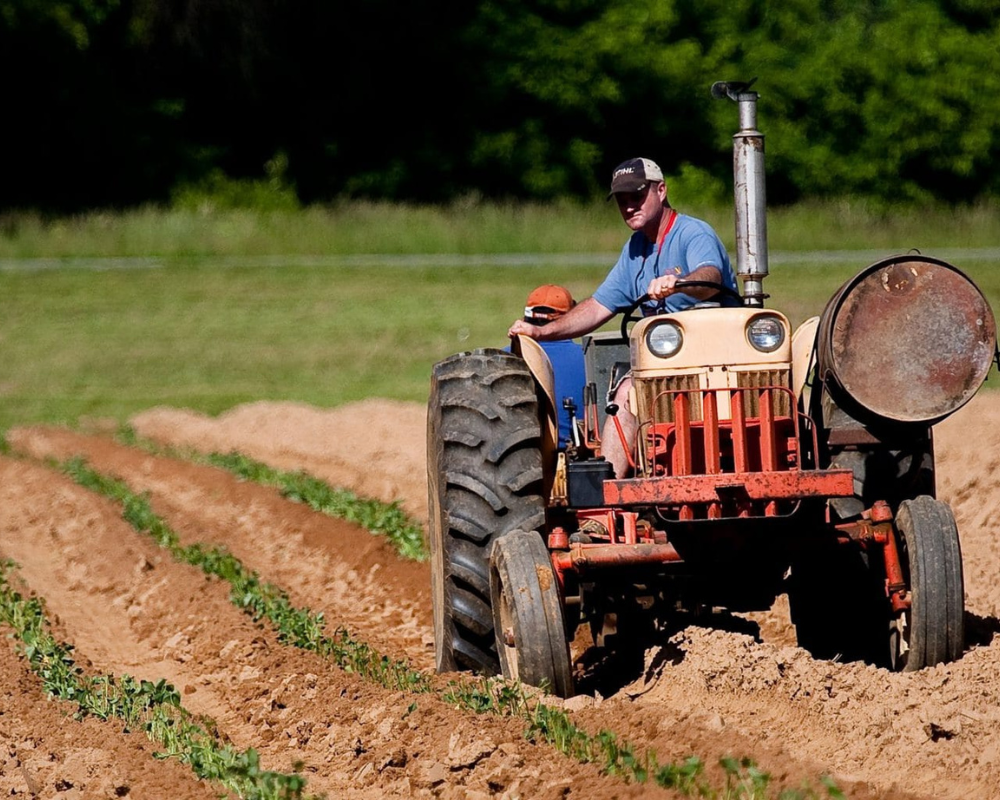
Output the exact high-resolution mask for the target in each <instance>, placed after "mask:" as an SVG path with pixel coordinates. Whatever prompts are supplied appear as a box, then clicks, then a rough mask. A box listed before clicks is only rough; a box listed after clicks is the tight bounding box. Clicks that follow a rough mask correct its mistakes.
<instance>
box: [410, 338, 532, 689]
mask: <svg viewBox="0 0 1000 800" xmlns="http://www.w3.org/2000/svg"><path fill="white" fill-rule="evenodd" d="M540 444H541V423H540V421H539V405H538V394H537V389H536V384H535V381H534V378H533V377H532V376H531V373H530V371H529V370H528V367H527V365H526V364H525V363H524V361H523V360H522V359H521V358H520V357H519V356H515V355H512V354H510V353H507V352H504V351H502V350H491V349H490V350H488V349H484V350H476V351H473V352H470V353H459V354H458V355H454V356H452V357H450V358H447V359H445V360H444V361H441V362H439V363H438V364H436V365H435V366H434V369H433V372H432V377H431V394H430V401H429V403H428V409H427V485H428V499H429V509H430V519H429V528H428V535H429V539H430V549H431V590H432V601H433V608H434V643H435V644H434V647H435V661H436V665H437V669H438V671H439V672H451V671H453V670H472V671H475V672H480V673H483V674H486V675H495V674H497V673H498V672H499V671H500V662H499V660H498V658H497V652H496V638H495V636H494V634H493V611H492V609H491V608H490V549H491V547H492V545H493V541H494V540H495V539H496V538H497V537H499V536H503V535H505V534H507V533H509V532H510V531H512V530H520V529H524V528H527V529H530V530H536V529H541V528H542V527H543V526H544V522H545V505H544V500H543V497H542V461H541V453H540V450H539V447H540Z"/></svg>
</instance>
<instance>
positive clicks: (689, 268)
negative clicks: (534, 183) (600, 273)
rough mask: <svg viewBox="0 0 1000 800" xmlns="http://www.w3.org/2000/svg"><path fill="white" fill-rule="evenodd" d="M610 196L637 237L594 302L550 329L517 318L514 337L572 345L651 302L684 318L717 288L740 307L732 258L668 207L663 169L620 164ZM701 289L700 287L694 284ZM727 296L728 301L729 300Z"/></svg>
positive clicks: (614, 455)
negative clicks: (570, 342) (683, 314)
mask: <svg viewBox="0 0 1000 800" xmlns="http://www.w3.org/2000/svg"><path fill="white" fill-rule="evenodd" d="M612 197H614V198H615V200H616V201H617V203H618V210H619V211H620V212H621V215H622V219H623V220H624V221H625V224H626V225H628V226H629V228H631V229H632V230H633V231H634V233H633V234H632V236H631V237H630V238H629V240H628V241H627V242H626V243H625V246H624V247H623V248H622V252H621V255H620V256H619V257H618V262H617V263H616V264H615V266H614V267H613V268H612V269H611V271H610V272H609V273H608V276H607V277H606V278H605V279H604V282H603V283H602V284H601V285H600V286H599V287H598V288H597V291H595V292H594V294H593V296H592V297H588V298H587V299H586V300H584V301H582V302H581V303H578V304H577V305H576V306H574V307H573V308H572V309H570V310H569V311H568V312H567V313H566V314H564V315H562V316H561V317H559V318H558V319H554V320H552V321H551V322H549V323H547V324H546V325H542V326H538V325H531V324H529V323H527V322H525V321H524V320H523V319H519V320H517V321H516V322H514V324H513V325H511V326H510V329H509V330H508V332H507V333H508V335H509V336H510V337H511V338H513V337H515V336H517V335H518V334H521V335H524V336H529V337H531V338H532V339H537V340H539V341H551V340H556V339H573V338H576V337H578V336H582V335H584V334H587V333H590V332H591V331H594V330H596V329H597V328H599V327H601V325H603V324H604V323H605V322H607V321H608V320H609V319H611V318H612V317H613V316H614V315H615V314H616V313H618V312H620V311H623V310H625V309H628V308H630V307H632V306H634V305H635V304H636V303H637V302H639V301H640V300H641V299H642V298H643V296H644V295H645V296H646V297H647V298H648V299H647V300H646V301H645V302H644V303H643V306H642V312H643V314H644V315H647V316H648V315H650V314H662V313H667V312H673V311H683V310H684V309H686V308H690V307H691V306H694V305H695V304H696V303H698V302H701V301H704V300H709V299H711V298H714V296H715V295H716V294H718V293H719V288H712V287H711V286H705V285H704V284H706V283H707V284H714V285H715V287H724V288H725V289H728V290H730V291H731V293H732V294H731V295H730V293H729V292H727V293H725V294H724V295H723V297H724V299H723V300H722V302H723V304H729V303H733V304H735V302H734V301H733V300H732V297H735V296H737V290H736V275H735V274H734V272H733V268H732V266H731V264H730V263H729V255H728V254H727V253H726V248H725V247H724V246H723V244H722V241H721V240H720V239H719V236H718V234H716V232H715V231H714V230H713V229H712V227H711V226H710V225H709V224H708V223H706V222H704V221H702V220H700V219H696V218H695V217H690V216H687V215H685V214H679V213H678V212H677V211H676V210H675V209H673V208H671V206H670V203H669V201H668V200H667V185H666V183H665V182H664V180H663V172H662V171H661V170H660V168H659V166H657V165H656V163H654V162H653V161H650V160H649V159H648V158H633V159H629V160H628V161H625V162H623V163H621V164H619V165H618V166H617V167H616V168H615V170H614V172H613V173H612V177H611V191H610V192H609V194H608V199H609V200H610V199H611V198H612ZM691 283H696V284H697V285H690V284H691ZM726 295H729V296H728V297H727V296H726ZM630 388H631V379H630V378H627V377H626V378H625V379H624V380H623V381H621V382H620V383H619V385H618V386H617V387H614V402H615V403H616V404H617V405H618V409H619V410H618V414H617V420H618V422H619V423H620V425H621V430H622V432H623V434H624V436H625V439H626V441H628V442H634V439H635V433H636V418H635V415H634V414H633V413H632V409H631V408H629V403H628V397H629V390H630ZM613 425H614V419H612V417H611V416H609V417H608V419H607V422H606V423H605V430H604V435H603V436H602V444H603V453H604V455H605V458H607V460H608V461H609V462H610V463H611V465H612V466H613V468H614V472H615V476H616V477H619V478H621V477H626V476H627V474H628V470H629V459H628V454H627V452H626V450H625V448H624V447H623V445H622V441H621V436H620V435H619V434H618V432H617V430H616V429H615V428H614V427H609V426H613Z"/></svg>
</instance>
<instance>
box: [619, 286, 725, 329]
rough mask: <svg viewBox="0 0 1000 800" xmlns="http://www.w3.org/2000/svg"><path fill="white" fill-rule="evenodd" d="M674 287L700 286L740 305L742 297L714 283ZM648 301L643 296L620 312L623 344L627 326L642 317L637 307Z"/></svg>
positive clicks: (647, 297)
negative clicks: (738, 302)
mask: <svg viewBox="0 0 1000 800" xmlns="http://www.w3.org/2000/svg"><path fill="white" fill-rule="evenodd" d="M674 285H675V286H700V287H704V288H705V289H717V290H718V292H717V294H724V295H727V296H728V297H732V298H735V299H736V300H738V301H740V303H742V302H743V297H742V296H741V295H740V293H739V292H737V291H736V290H735V289H730V288H729V287H728V286H726V285H725V284H723V283H716V282H715V281H677V283H676V284H674ZM649 299H650V297H649V295H648V294H644V295H643V296H642V297H640V298H639V299H638V300H636V301H635V302H634V303H632V305H630V306H629V307H628V308H626V309H625V311H624V312H622V326H621V335H622V341H623V342H626V343H627V342H628V326H629V325H630V324H631V323H634V322H638V321H639V320H640V319H642V315H641V314H636V311H638V310H639V307H640V306H641V305H642V304H643V303H646V302H648V301H649Z"/></svg>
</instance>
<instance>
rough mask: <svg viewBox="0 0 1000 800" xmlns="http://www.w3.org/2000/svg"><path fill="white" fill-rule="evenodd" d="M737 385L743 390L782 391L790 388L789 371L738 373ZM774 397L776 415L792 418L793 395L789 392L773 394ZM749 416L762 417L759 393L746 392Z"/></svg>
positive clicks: (773, 370)
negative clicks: (766, 389) (763, 388)
mask: <svg viewBox="0 0 1000 800" xmlns="http://www.w3.org/2000/svg"><path fill="white" fill-rule="evenodd" d="M736 376H737V383H736V385H737V386H739V387H740V388H741V389H760V388H761V387H764V386H777V387H779V388H782V389H787V388H789V380H788V379H789V374H788V370H787V369H765V370H760V371H757V372H737V373H736ZM772 394H773V395H774V397H773V399H772V403H773V404H774V414H775V416H779V417H788V416H791V413H792V409H791V395H790V394H788V393H787V392H772ZM745 396H746V398H747V416H748V417H759V416H760V394H758V393H757V392H746V394H745Z"/></svg>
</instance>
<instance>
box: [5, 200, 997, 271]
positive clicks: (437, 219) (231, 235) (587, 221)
mask: <svg viewBox="0 0 1000 800" xmlns="http://www.w3.org/2000/svg"><path fill="white" fill-rule="evenodd" d="M674 203H675V205H676V206H677V207H678V208H679V209H680V210H681V211H683V212H685V213H691V214H695V215H696V216H700V217H702V218H704V219H706V220H707V221H708V222H710V223H711V224H712V225H713V226H715V228H716V230H717V231H718V232H719V235H720V236H721V237H722V238H723V241H724V242H725V243H726V245H727V247H729V249H730V250H732V249H733V246H734V241H733V240H734V238H735V237H734V232H733V231H734V225H733V212H732V209H731V208H730V207H728V206H725V207H708V206H702V205H700V204H698V203H697V202H696V201H695V202H691V201H690V200H687V201H686V200H685V199H684V198H674ZM768 229H769V239H770V247H771V249H772V250H779V251H783V250H790V251H802V250H833V249H838V250H870V249H877V250H888V251H890V252H898V251H905V250H908V249H910V248H912V247H916V248H920V249H922V250H923V249H927V248H953V247H1000V202H993V203H983V204H980V205H976V206H967V207H957V208H956V207H946V206H938V207H931V208H911V207H900V208H886V207H885V206H876V205H872V204H870V203H866V202H861V201H852V200H840V201H835V202H827V203H818V202H817V203H807V204H801V205H796V206H790V207H780V208H772V209H770V211H769V214H768ZM626 233H627V231H626V229H625V228H624V226H623V225H622V222H621V219H620V217H619V215H618V211H617V209H616V208H615V207H614V204H613V203H597V204H580V203H573V202H563V203H556V204H548V205H540V204H537V203H483V202H479V201H478V200H476V199H475V198H466V199H464V200H459V201H456V202H454V203H452V204H450V205H447V206H407V205H390V204H386V203H374V202H353V203H342V204H338V205H334V206H325V207H324V206H314V207H309V208H305V209H302V210H252V209H222V210H220V209H218V208H215V207H213V206H212V205H211V203H209V202H206V203H205V204H204V205H202V206H201V207H185V208H175V209H172V210H167V209H161V208H156V207H146V208H140V209H135V210H131V211H125V212H120V213H114V212H93V213H89V214H82V215H79V216H74V217H68V218H58V219H46V218H43V217H42V216H40V215H37V214H30V213H11V214H7V215H4V216H0V260H6V259H25V258H55V259H67V258H94V257H104V258H150V257H160V258H164V257H169V258H206V257H220V256H244V257H260V256H292V255H295V256H329V255H358V254H392V255H403V254H415V253H417V254H434V253H449V254H463V255H472V254H482V253H545V254H552V253H598V254H603V253H609V254H613V253H617V251H618V250H620V248H621V246H622V243H623V241H624V239H625V234H626Z"/></svg>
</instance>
